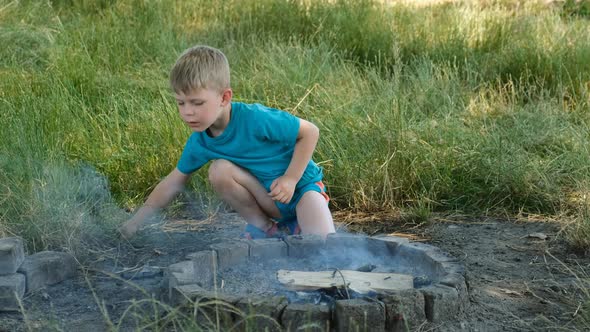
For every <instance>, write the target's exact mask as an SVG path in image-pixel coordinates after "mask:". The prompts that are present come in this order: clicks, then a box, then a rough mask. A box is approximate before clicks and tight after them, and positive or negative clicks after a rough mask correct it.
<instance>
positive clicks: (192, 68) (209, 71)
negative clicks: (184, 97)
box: [170, 45, 230, 94]
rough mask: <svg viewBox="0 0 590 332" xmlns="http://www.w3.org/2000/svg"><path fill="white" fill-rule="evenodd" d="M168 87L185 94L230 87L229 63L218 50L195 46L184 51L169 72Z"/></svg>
mask: <svg viewBox="0 0 590 332" xmlns="http://www.w3.org/2000/svg"><path fill="white" fill-rule="evenodd" d="M170 87H171V88H172V90H174V92H177V93H178V92H181V91H182V92H183V93H185V94H188V93H190V92H191V91H194V90H198V89H214V90H217V91H219V92H221V91H223V90H224V89H227V88H229V87H230V85H229V63H228V62H227V58H226V57H225V55H224V54H223V52H221V51H220V50H218V49H216V48H213V47H210V46H205V45H197V46H193V47H191V48H189V49H187V50H186V51H184V52H183V53H182V54H181V55H180V57H178V60H176V63H175V64H174V67H172V71H171V72H170Z"/></svg>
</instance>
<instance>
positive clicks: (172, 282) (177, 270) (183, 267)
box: [161, 261, 201, 300]
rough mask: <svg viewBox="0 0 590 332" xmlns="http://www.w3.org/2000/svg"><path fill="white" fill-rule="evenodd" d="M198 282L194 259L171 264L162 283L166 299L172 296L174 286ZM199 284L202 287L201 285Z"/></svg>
mask: <svg viewBox="0 0 590 332" xmlns="http://www.w3.org/2000/svg"><path fill="white" fill-rule="evenodd" d="M196 283H197V281H196V280H195V263H194V262H193V261H182V262H178V263H175V264H171V265H170V266H168V268H167V269H166V270H165V271H164V278H163V279H162V284H161V288H162V292H163V294H162V295H163V296H164V300H169V299H170V298H171V297H172V290H173V289H174V287H177V286H184V285H191V284H196ZM198 286H199V287H201V286H200V285H198Z"/></svg>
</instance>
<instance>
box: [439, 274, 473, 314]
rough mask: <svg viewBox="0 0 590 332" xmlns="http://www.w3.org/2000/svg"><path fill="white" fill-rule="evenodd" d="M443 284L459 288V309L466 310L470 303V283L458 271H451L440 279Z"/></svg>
mask: <svg viewBox="0 0 590 332" xmlns="http://www.w3.org/2000/svg"><path fill="white" fill-rule="evenodd" d="M439 283H440V284H441V285H445V286H449V287H452V288H454V289H456V290H457V293H458V295H459V300H460V301H459V309H460V310H461V311H465V309H466V308H467V306H468V305H469V303H470V302H469V285H468V284H467V281H466V280H465V277H463V276H462V275H460V274H457V273H450V274H447V275H446V276H444V277H443V278H441V279H440V280H439Z"/></svg>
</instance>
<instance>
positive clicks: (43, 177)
mask: <svg viewBox="0 0 590 332" xmlns="http://www.w3.org/2000/svg"><path fill="white" fill-rule="evenodd" d="M589 8H590V5H588V4H587V3H586V2H575V1H566V2H565V3H559V4H552V5H547V4H543V3H541V2H539V3H532V2H527V4H526V5H523V4H521V5H517V4H516V2H514V1H481V2H478V3H473V2H465V3H462V2H456V3H453V4H441V5H432V6H426V7H413V6H401V5H391V4H388V5H384V4H382V3H381V2H373V1H368V0H356V1H352V0H351V1H330V2H327V1H303V0H301V1H286V0H240V1H238V0H235V1H214V0H199V1H186V2H185V1H171V0H159V1H156V0H153V1H140V0H121V1H115V0H103V1H90V0H61V1H58V0H56V1H7V0H0V45H2V46H1V47H0V126H1V131H0V235H3V236H6V235H13V234H16V235H20V236H23V237H25V238H26V239H27V240H28V243H29V244H30V246H31V245H32V248H31V249H33V250H41V249H46V248H56V247H59V248H64V247H66V248H69V249H71V250H77V249H80V248H81V247H82V243H83V242H84V241H85V239H86V238H91V237H92V234H103V233H105V232H106V233H109V232H114V229H115V226H116V225H118V224H119V223H121V222H122V221H123V220H125V218H126V217H127V215H126V213H124V212H122V210H121V208H133V207H136V206H137V205H138V204H141V202H142V201H143V199H144V198H145V197H146V195H147V194H148V193H149V192H150V190H151V189H152V188H153V186H154V185H155V184H156V183H157V182H158V180H159V179H161V178H162V177H163V176H165V175H166V174H167V173H168V172H170V170H171V169H172V168H173V167H174V166H175V164H176V162H177V159H178V157H179V154H180V152H181V150H182V147H183V145H184V143H185V140H186V138H187V137H188V135H189V129H187V128H186V127H185V126H184V125H183V124H182V122H181V120H180V118H179V117H178V116H177V114H176V112H177V111H176V108H175V103H174V99H173V97H172V94H171V92H170V90H169V88H168V71H169V69H170V68H171V66H172V65H173V63H174V61H175V60H176V57H177V56H178V55H179V54H180V52H182V50H184V49H186V48H187V47H190V46H192V45H194V44H208V45H211V46H214V47H218V48H220V49H222V50H223V51H224V52H225V53H226V54H227V56H228V58H229V61H230V65H231V67H232V85H233V89H234V92H235V100H238V101H244V102H259V103H263V104H267V105H269V106H273V107H277V108H281V109H284V110H287V111H289V112H292V113H293V114H296V115H297V116H300V117H303V118H306V119H308V120H310V121H312V122H314V123H316V124H317V125H318V126H319V128H320V130H321V138H320V143H319V145H318V148H317V152H316V154H315V157H314V159H315V160H316V161H317V162H319V163H320V164H321V165H322V166H323V167H324V168H325V173H326V183H327V184H328V186H329V191H330V194H331V196H332V197H333V202H334V206H333V208H334V209H351V210H356V211H368V212H372V211H382V210H401V211H405V212H407V214H408V215H412V216H415V217H417V218H423V219H426V218H427V217H428V215H429V214H430V213H432V212H433V211H441V212H456V211H460V212H461V213H470V214H474V215H481V214H503V215H508V216H511V215H512V216H513V215H517V214H524V213H527V214H540V215H546V216H552V217H557V218H559V219H560V220H563V221H564V225H566V226H564V229H565V230H566V233H567V234H568V235H569V239H570V241H571V243H572V244H573V245H574V246H576V247H578V248H581V249H584V248H588V247H590V211H589V210H590V207H589V206H590V203H589V198H588V195H589V193H590V92H589V90H590V61H589V59H590V21H589V17H590V9H589ZM205 174H206V173H205V170H201V171H199V172H198V174H197V176H195V177H194V181H193V183H192V184H193V185H192V189H194V190H196V191H197V192H208V187H207V183H206V181H205V180H204V179H205V177H204V175H205Z"/></svg>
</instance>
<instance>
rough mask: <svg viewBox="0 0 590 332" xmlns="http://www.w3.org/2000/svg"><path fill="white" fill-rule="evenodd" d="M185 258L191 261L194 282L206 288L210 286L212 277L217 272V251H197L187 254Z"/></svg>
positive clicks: (211, 285)
mask: <svg viewBox="0 0 590 332" xmlns="http://www.w3.org/2000/svg"><path fill="white" fill-rule="evenodd" d="M187 259H190V260H191V261H192V262H193V266H194V281H195V283H197V284H198V285H200V286H201V287H204V288H207V289H210V288H212V287H213V284H214V282H213V281H214V280H213V279H214V278H215V274H216V273H217V252H215V251H214V250H203V251H197V252H194V253H191V254H188V255H187Z"/></svg>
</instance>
